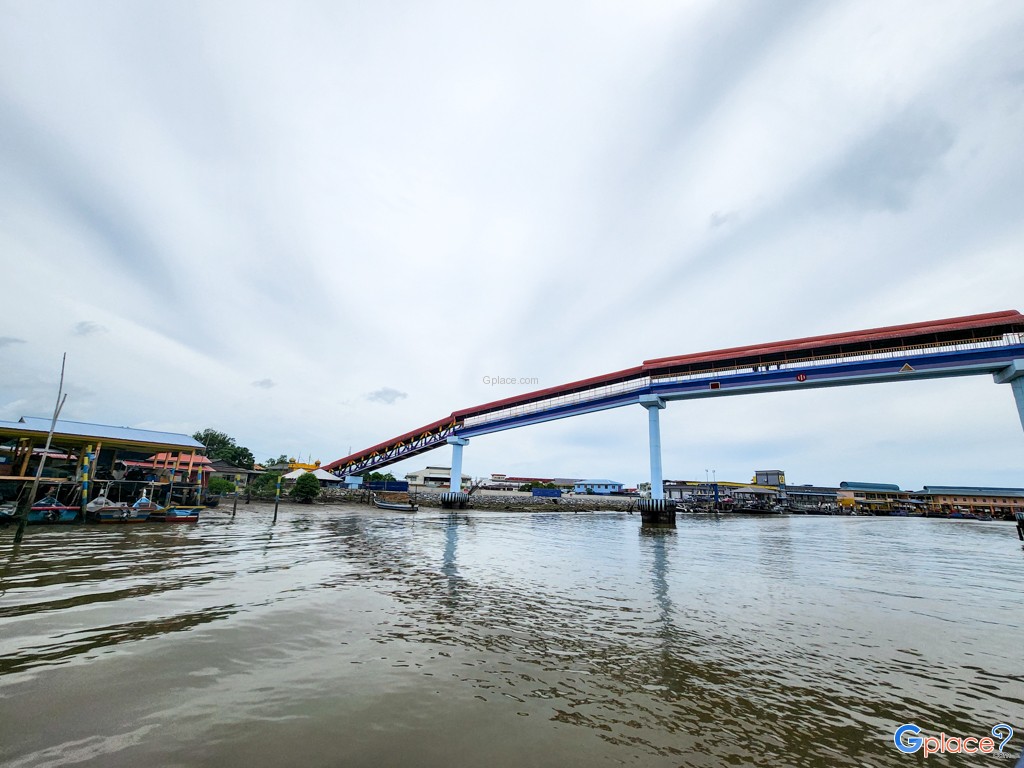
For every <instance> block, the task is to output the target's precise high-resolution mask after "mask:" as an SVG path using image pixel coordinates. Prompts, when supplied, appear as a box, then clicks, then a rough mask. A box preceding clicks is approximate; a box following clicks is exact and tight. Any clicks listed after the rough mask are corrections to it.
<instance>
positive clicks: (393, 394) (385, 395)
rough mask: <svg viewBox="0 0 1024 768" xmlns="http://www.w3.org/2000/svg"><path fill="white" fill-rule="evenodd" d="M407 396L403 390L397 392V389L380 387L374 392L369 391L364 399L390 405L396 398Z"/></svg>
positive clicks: (400, 398)
mask: <svg viewBox="0 0 1024 768" xmlns="http://www.w3.org/2000/svg"><path fill="white" fill-rule="evenodd" d="M406 397H408V395H407V394H406V393H405V392H399V391H398V390H397V389H392V388H391V387H381V388H380V389H378V390H377V391H376V392H370V393H369V394H368V395H366V399H367V400H370V401H371V402H374V403H386V404H387V405H392V404H393V403H394V402H395V401H396V400H402V399H404V398H406Z"/></svg>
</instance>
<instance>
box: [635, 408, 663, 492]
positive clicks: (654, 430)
mask: <svg viewBox="0 0 1024 768" xmlns="http://www.w3.org/2000/svg"><path fill="white" fill-rule="evenodd" d="M640 405H642V406H643V407H644V408H646V409H647V426H648V431H649V435H650V444H651V498H652V499H655V500H659V499H664V498H665V480H664V477H663V476H662V471H661V422H660V421H659V419H660V411H661V409H662V408H664V407H665V401H664V400H662V399H661V398H660V397H658V396H657V395H641V396H640Z"/></svg>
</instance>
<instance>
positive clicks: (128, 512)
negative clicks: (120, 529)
mask: <svg viewBox="0 0 1024 768" xmlns="http://www.w3.org/2000/svg"><path fill="white" fill-rule="evenodd" d="M156 508H157V507H156V505H155V504H152V503H150V502H148V501H145V502H143V503H141V504H140V503H138V502H136V503H135V504H134V505H129V504H126V503H125V502H123V501H111V500H110V499H108V498H107V497H106V496H97V497H96V498H95V499H93V500H92V501H90V502H89V503H88V504H86V505H85V519H86V520H88V521H89V522H92V523H144V522H146V520H148V519H149V515H150V513H151V512H152V511H153V510H154V509H156Z"/></svg>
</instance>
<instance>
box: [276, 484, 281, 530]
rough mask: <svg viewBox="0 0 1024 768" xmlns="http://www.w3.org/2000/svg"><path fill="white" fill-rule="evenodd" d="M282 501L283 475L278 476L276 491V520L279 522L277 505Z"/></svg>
mask: <svg viewBox="0 0 1024 768" xmlns="http://www.w3.org/2000/svg"><path fill="white" fill-rule="evenodd" d="M280 503H281V476H280V475H278V476H277V490H276V491H275V493H274V522H275V523H276V522H277V505H278V504H280Z"/></svg>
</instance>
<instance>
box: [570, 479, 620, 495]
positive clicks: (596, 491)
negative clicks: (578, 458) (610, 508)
mask: <svg viewBox="0 0 1024 768" xmlns="http://www.w3.org/2000/svg"><path fill="white" fill-rule="evenodd" d="M572 490H573V493H586V494H589V495H592V496H593V495H597V496H607V495H608V494H609V493H622V483H616V482H615V481H614V480H577V481H576V484H575V485H574V486H573V488H572Z"/></svg>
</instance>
